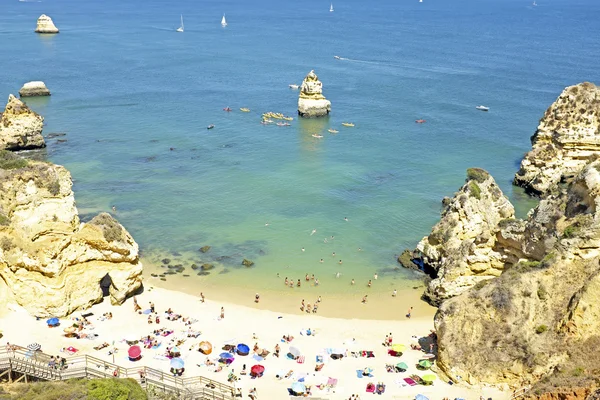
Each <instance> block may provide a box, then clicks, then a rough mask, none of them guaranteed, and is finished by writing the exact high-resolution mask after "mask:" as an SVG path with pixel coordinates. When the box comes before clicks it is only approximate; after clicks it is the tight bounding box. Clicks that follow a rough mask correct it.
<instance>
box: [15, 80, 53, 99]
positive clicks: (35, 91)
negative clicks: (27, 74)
mask: <svg viewBox="0 0 600 400" xmlns="http://www.w3.org/2000/svg"><path fill="white" fill-rule="evenodd" d="M19 96H21V97H33V96H50V90H48V88H47V87H46V84H45V83H44V82H42V81H31V82H27V83H26V84H24V85H23V87H22V88H21V89H20V90H19Z"/></svg>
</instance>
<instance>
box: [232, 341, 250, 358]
mask: <svg viewBox="0 0 600 400" xmlns="http://www.w3.org/2000/svg"><path fill="white" fill-rule="evenodd" d="M235 351H236V353H238V354H239V355H240V356H247V355H248V353H250V347H248V345H246V344H244V343H240V344H238V345H237V346H236V348H235Z"/></svg>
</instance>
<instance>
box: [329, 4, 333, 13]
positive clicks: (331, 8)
mask: <svg viewBox="0 0 600 400" xmlns="http://www.w3.org/2000/svg"><path fill="white" fill-rule="evenodd" d="M329 12H333V3H331V6H330V7H329Z"/></svg>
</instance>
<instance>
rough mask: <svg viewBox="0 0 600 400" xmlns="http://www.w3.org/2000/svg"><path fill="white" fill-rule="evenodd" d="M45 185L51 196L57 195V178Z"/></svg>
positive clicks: (58, 183)
mask: <svg viewBox="0 0 600 400" xmlns="http://www.w3.org/2000/svg"><path fill="white" fill-rule="evenodd" d="M47 187H48V191H49V192H50V194H51V195H52V196H58V194H59V193H60V182H59V181H58V179H54V180H52V181H51V182H50V183H49V184H48V186H47Z"/></svg>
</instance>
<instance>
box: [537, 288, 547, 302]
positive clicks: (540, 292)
mask: <svg viewBox="0 0 600 400" xmlns="http://www.w3.org/2000/svg"><path fill="white" fill-rule="evenodd" d="M537 295H538V298H539V299H540V300H546V299H547V298H548V292H547V291H546V288H545V287H544V285H540V287H539V288H538V290H537Z"/></svg>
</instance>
